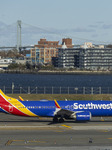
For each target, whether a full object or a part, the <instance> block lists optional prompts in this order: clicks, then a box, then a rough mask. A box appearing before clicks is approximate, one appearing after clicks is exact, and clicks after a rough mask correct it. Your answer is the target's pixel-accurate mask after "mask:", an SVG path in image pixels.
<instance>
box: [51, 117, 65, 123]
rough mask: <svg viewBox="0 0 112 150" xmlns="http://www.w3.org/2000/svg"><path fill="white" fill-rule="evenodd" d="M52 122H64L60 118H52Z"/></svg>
mask: <svg viewBox="0 0 112 150" xmlns="http://www.w3.org/2000/svg"><path fill="white" fill-rule="evenodd" d="M53 122H54V123H62V122H64V118H63V117H60V118H58V117H54V118H53Z"/></svg>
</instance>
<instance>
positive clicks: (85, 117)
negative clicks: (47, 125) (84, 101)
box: [54, 100, 91, 121]
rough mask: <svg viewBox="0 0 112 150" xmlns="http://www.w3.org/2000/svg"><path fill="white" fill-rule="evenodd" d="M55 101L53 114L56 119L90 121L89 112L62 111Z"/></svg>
mask: <svg viewBox="0 0 112 150" xmlns="http://www.w3.org/2000/svg"><path fill="white" fill-rule="evenodd" d="M54 101H55V106H56V111H55V113H54V115H55V116H57V117H62V118H65V119H75V120H77V121H89V120H90V119H91V113H90V112H89V111H71V110H67V109H62V108H61V107H60V105H59V104H58V102H57V101H56V100H54Z"/></svg>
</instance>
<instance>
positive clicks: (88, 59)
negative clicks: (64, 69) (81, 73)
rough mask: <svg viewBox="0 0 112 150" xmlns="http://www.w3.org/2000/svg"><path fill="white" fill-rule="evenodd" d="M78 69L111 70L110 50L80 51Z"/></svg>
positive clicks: (91, 49) (111, 54) (111, 53)
mask: <svg viewBox="0 0 112 150" xmlns="http://www.w3.org/2000/svg"><path fill="white" fill-rule="evenodd" d="M79 67H80V68H81V69H83V68H84V69H91V70H112V49H109V48H87V49H81V50H80V53H79Z"/></svg>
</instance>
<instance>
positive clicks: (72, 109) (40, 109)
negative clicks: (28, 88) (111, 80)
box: [0, 90, 112, 122]
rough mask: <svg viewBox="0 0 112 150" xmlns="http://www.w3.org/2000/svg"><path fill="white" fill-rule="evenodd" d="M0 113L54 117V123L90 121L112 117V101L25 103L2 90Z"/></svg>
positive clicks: (0, 92) (45, 101) (0, 93)
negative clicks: (96, 118)
mask: <svg viewBox="0 0 112 150" xmlns="http://www.w3.org/2000/svg"><path fill="white" fill-rule="evenodd" d="M0 111H1V112H5V113H9V114H13V115H19V116H27V117H39V116H41V117H52V118H53V121H54V122H62V121H64V119H74V120H75V121H90V120H91V117H95V116H112V101H101V100H97V101H75V100H74V101H73V100H72V101H56V100H54V101H48V100H44V101H24V100H23V99H22V98H21V97H20V100H18V99H15V98H11V97H8V96H6V95H5V94H4V93H3V92H2V91H1V90H0Z"/></svg>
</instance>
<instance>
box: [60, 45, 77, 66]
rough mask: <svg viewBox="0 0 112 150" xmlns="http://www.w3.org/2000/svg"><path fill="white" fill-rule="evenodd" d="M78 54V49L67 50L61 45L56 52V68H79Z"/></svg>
mask: <svg viewBox="0 0 112 150" xmlns="http://www.w3.org/2000/svg"><path fill="white" fill-rule="evenodd" d="M79 52H80V50H79V48H67V47H66V45H63V46H62V48H59V51H58V67H60V68H75V67H79Z"/></svg>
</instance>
